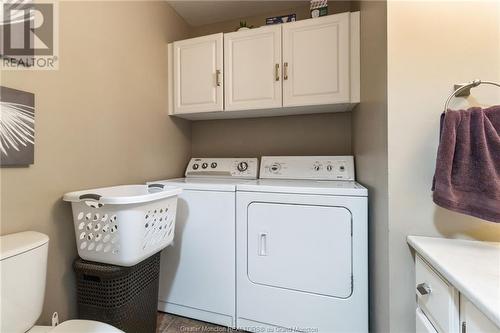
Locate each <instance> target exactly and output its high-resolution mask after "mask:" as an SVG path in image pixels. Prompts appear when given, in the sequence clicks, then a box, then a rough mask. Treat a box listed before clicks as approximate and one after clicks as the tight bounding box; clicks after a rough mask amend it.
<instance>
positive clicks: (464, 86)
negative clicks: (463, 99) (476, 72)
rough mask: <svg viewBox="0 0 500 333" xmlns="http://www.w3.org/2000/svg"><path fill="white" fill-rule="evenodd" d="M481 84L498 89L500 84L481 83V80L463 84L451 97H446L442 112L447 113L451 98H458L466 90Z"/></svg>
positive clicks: (491, 82)
mask: <svg viewBox="0 0 500 333" xmlns="http://www.w3.org/2000/svg"><path fill="white" fill-rule="evenodd" d="M481 84H490V85H493V86H497V87H499V88H500V83H496V82H493V81H481V80H474V81H472V82H471V83H468V84H465V85H463V86H460V87H459V88H458V89H456V90H455V91H454V92H453V93H452V94H451V95H450V97H448V99H447V100H446V103H444V110H443V112H446V111H448V104H450V101H451V99H452V98H453V97H458V96H460V95H461V94H460V93H462V92H464V91H466V90H469V91H470V89H471V88H475V87H477V86H479V85H481Z"/></svg>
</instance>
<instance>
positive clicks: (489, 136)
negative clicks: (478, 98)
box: [432, 105, 500, 223]
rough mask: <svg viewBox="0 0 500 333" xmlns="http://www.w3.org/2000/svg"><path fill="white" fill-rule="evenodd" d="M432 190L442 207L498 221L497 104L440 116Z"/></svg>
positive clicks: (499, 117)
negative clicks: (438, 140)
mask: <svg viewBox="0 0 500 333" xmlns="http://www.w3.org/2000/svg"><path fill="white" fill-rule="evenodd" d="M432 190H433V191H434V193H433V199H434V202H435V203H436V204H437V205H439V206H441V207H444V208H447V209H450V210H453V211H456V212H459V213H463V214H467V215H471V216H475V217H479V218H481V219H484V220H487V221H491V222H497V223H500V105H497V106H492V107H490V108H486V109H482V108H479V107H472V108H469V109H467V110H459V111H451V110H448V112H446V113H443V114H442V115H441V132H440V142H439V147H438V152H437V160H436V172H435V173H434V180H433V185H432Z"/></svg>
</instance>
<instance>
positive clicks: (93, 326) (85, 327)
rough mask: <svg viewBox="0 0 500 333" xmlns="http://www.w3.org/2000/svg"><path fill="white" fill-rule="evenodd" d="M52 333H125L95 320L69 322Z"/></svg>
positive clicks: (58, 326) (62, 324)
mask: <svg viewBox="0 0 500 333" xmlns="http://www.w3.org/2000/svg"><path fill="white" fill-rule="evenodd" d="M49 332H50V333H124V332H123V331H122V330H119V329H117V328H116V327H113V326H111V325H108V324H105V323H101V322H99V321H93V320H79V319H74V320H68V321H65V322H63V323H61V324H59V325H57V326H56V327H54V328H53V329H52V330H50V331H49Z"/></svg>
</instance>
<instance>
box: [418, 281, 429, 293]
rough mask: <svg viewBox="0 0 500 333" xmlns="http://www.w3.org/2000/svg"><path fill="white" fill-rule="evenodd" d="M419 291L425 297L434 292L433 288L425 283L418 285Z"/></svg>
mask: <svg viewBox="0 0 500 333" xmlns="http://www.w3.org/2000/svg"><path fill="white" fill-rule="evenodd" d="M417 291H418V293H419V294H420V295H422V296H424V295H428V294H430V293H431V291H432V290H431V287H429V286H428V285H427V283H425V282H424V283H420V284H418V285H417Z"/></svg>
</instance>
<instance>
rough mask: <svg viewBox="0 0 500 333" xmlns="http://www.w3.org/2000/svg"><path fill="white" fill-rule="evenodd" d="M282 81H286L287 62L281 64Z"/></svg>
mask: <svg viewBox="0 0 500 333" xmlns="http://www.w3.org/2000/svg"><path fill="white" fill-rule="evenodd" d="M283 80H288V62H285V63H283Z"/></svg>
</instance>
